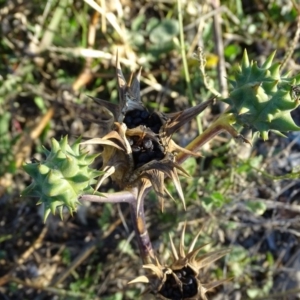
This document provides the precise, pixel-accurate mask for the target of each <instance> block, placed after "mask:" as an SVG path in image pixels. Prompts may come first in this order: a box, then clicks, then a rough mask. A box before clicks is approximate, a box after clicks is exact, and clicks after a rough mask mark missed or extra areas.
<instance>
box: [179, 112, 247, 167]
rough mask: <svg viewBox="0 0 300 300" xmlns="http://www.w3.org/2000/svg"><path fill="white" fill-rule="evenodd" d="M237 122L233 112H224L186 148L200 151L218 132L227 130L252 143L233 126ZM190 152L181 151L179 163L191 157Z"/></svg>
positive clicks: (234, 135) (232, 134)
mask: <svg viewBox="0 0 300 300" xmlns="http://www.w3.org/2000/svg"><path fill="white" fill-rule="evenodd" d="M233 123H235V117H234V115H233V114H223V115H221V116H220V117H219V118H218V119H217V120H216V121H214V122H213V123H212V124H211V126H209V127H208V128H207V129H206V130H205V131H204V132H203V133H202V134H200V135H199V136H198V137H196V138H195V139H194V140H193V141H192V142H191V143H189V144H188V145H187V146H186V149H188V150H190V151H192V152H196V151H198V150H199V149H200V148H201V147H202V146H203V145H204V144H206V143H207V142H209V141H210V140H211V139H212V138H213V137H215V136H216V135H217V134H219V133H221V132H223V131H227V132H228V133H229V134H230V135H231V136H233V137H234V138H240V139H241V140H242V141H243V142H245V143H248V144H250V145H251V142H250V141H248V140H247V139H245V138H244V137H243V136H241V135H240V134H239V133H238V132H237V131H236V130H235V129H234V128H233V127H232V126H231V124H233ZM189 156H190V155H189V154H187V153H183V152H180V153H179V154H178V155H177V157H176V161H177V162H178V163H179V164H182V163H183V162H184V161H185V160H186V159H187V158H189Z"/></svg>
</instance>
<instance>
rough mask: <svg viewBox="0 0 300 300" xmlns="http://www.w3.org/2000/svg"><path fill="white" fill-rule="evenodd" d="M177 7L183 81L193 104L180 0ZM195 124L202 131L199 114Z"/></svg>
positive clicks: (194, 103) (193, 104) (194, 102)
mask: <svg viewBox="0 0 300 300" xmlns="http://www.w3.org/2000/svg"><path fill="white" fill-rule="evenodd" d="M177 8H178V22H179V37H180V50H181V57H182V63H183V69H184V75H185V82H186V85H187V91H188V95H189V99H190V102H191V104H192V106H195V105H196V101H195V99H194V96H193V90H192V86H191V79H190V73H189V68H188V65H187V59H186V52H185V46H184V34H183V19H182V7H181V0H177ZM197 125H198V130H199V133H201V132H202V124H201V119H200V116H197Z"/></svg>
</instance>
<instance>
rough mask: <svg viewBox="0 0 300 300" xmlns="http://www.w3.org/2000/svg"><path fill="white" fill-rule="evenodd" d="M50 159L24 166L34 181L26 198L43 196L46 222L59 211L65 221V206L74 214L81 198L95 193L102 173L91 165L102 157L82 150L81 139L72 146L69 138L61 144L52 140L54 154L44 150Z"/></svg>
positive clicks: (27, 190)
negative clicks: (95, 182)
mask: <svg viewBox="0 0 300 300" xmlns="http://www.w3.org/2000/svg"><path fill="white" fill-rule="evenodd" d="M44 154H45V155H46V160H45V161H43V162H33V163H30V164H26V165H24V166H23V167H24V170H25V171H26V172H27V173H28V174H29V175H30V176H31V177H32V178H33V182H32V183H31V184H30V185H29V186H28V187H27V188H26V189H25V190H24V191H23V193H22V196H26V195H27V196H33V197H39V198H40V200H39V202H38V204H43V205H44V221H46V219H47V217H48V215H49V213H50V212H52V213H53V214H54V213H55V211H56V208H58V210H59V213H60V216H61V218H62V210H63V206H66V207H67V208H68V209H69V211H70V213H73V211H76V207H77V205H78V204H80V203H79V202H78V200H77V199H78V196H79V195H80V194H81V193H83V192H87V191H89V192H91V191H92V188H91V186H90V185H91V184H92V183H93V182H94V181H95V180H94V178H95V177H98V176H99V175H100V174H102V172H99V171H94V170H92V169H90V168H89V165H90V164H91V163H92V162H93V161H94V159H95V158H96V157H97V156H98V155H88V153H87V152H84V151H82V150H81V149H80V140H77V141H75V143H74V144H73V145H71V146H69V145H68V138H67V137H64V138H63V139H62V140H61V141H60V142H58V141H57V140H55V139H54V138H53V139H51V151H48V150H47V149H44Z"/></svg>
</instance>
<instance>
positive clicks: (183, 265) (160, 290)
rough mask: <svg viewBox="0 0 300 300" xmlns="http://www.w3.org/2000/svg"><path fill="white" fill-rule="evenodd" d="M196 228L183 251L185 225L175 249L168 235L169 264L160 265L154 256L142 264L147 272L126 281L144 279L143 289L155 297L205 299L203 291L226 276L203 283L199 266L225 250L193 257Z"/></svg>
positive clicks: (211, 287) (204, 265) (226, 251)
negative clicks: (171, 257)
mask: <svg viewBox="0 0 300 300" xmlns="http://www.w3.org/2000/svg"><path fill="white" fill-rule="evenodd" d="M199 234H200V232H199V233H198V234H197V235H196V237H195V238H194V239H193V241H192V243H191V245H190V246H189V248H188V250H187V253H186V252H185V247H184V235H185V226H184V228H183V230H182V233H181V241H180V245H179V250H178V251H177V249H176V248H175V246H174V243H173V240H172V238H170V243H171V249H172V254H173V263H172V264H171V265H170V266H166V265H162V264H161V263H160V262H159V261H158V259H157V258H156V257H154V258H153V259H152V264H148V265H144V266H143V268H144V269H147V270H150V274H149V275H148V276H139V277H137V278H136V279H134V280H132V281H130V282H129V283H130V284H131V283H138V282H141V283H147V284H149V287H148V289H147V291H146V292H150V293H153V294H155V295H156V296H157V297H158V298H159V299H172V300H174V299H178V300H184V299H185V300H188V299H189V300H192V299H195V300H196V299H198V300H199V299H203V300H206V299H207V298H206V295H205V294H206V293H207V291H209V290H212V289H213V288H215V287H217V286H219V285H221V284H222V283H224V282H225V281H227V280H219V281H215V282H211V283H206V284H203V283H201V280H200V279H199V273H200V270H201V269H202V268H204V267H206V266H208V265H210V264H211V263H213V262H214V261H216V260H217V259H219V258H221V257H223V256H224V255H226V254H227V253H228V252H229V250H217V251H213V252H210V253H207V254H204V255H202V256H200V257H197V255H198V253H199V251H200V249H201V248H203V247H204V246H205V245H203V246H201V247H198V248H196V249H194V247H195V244H196V242H197V239H198V237H199Z"/></svg>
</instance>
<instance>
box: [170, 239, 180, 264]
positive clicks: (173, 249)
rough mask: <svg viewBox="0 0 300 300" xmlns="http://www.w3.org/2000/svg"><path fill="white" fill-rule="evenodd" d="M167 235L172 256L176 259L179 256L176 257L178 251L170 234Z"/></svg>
mask: <svg viewBox="0 0 300 300" xmlns="http://www.w3.org/2000/svg"><path fill="white" fill-rule="evenodd" d="M169 237H170V244H171V249H172V254H173V258H174V260H175V261H176V260H178V259H179V257H178V253H177V250H176V247H175V245H174V242H173V239H172V237H171V235H170V234H169Z"/></svg>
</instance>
